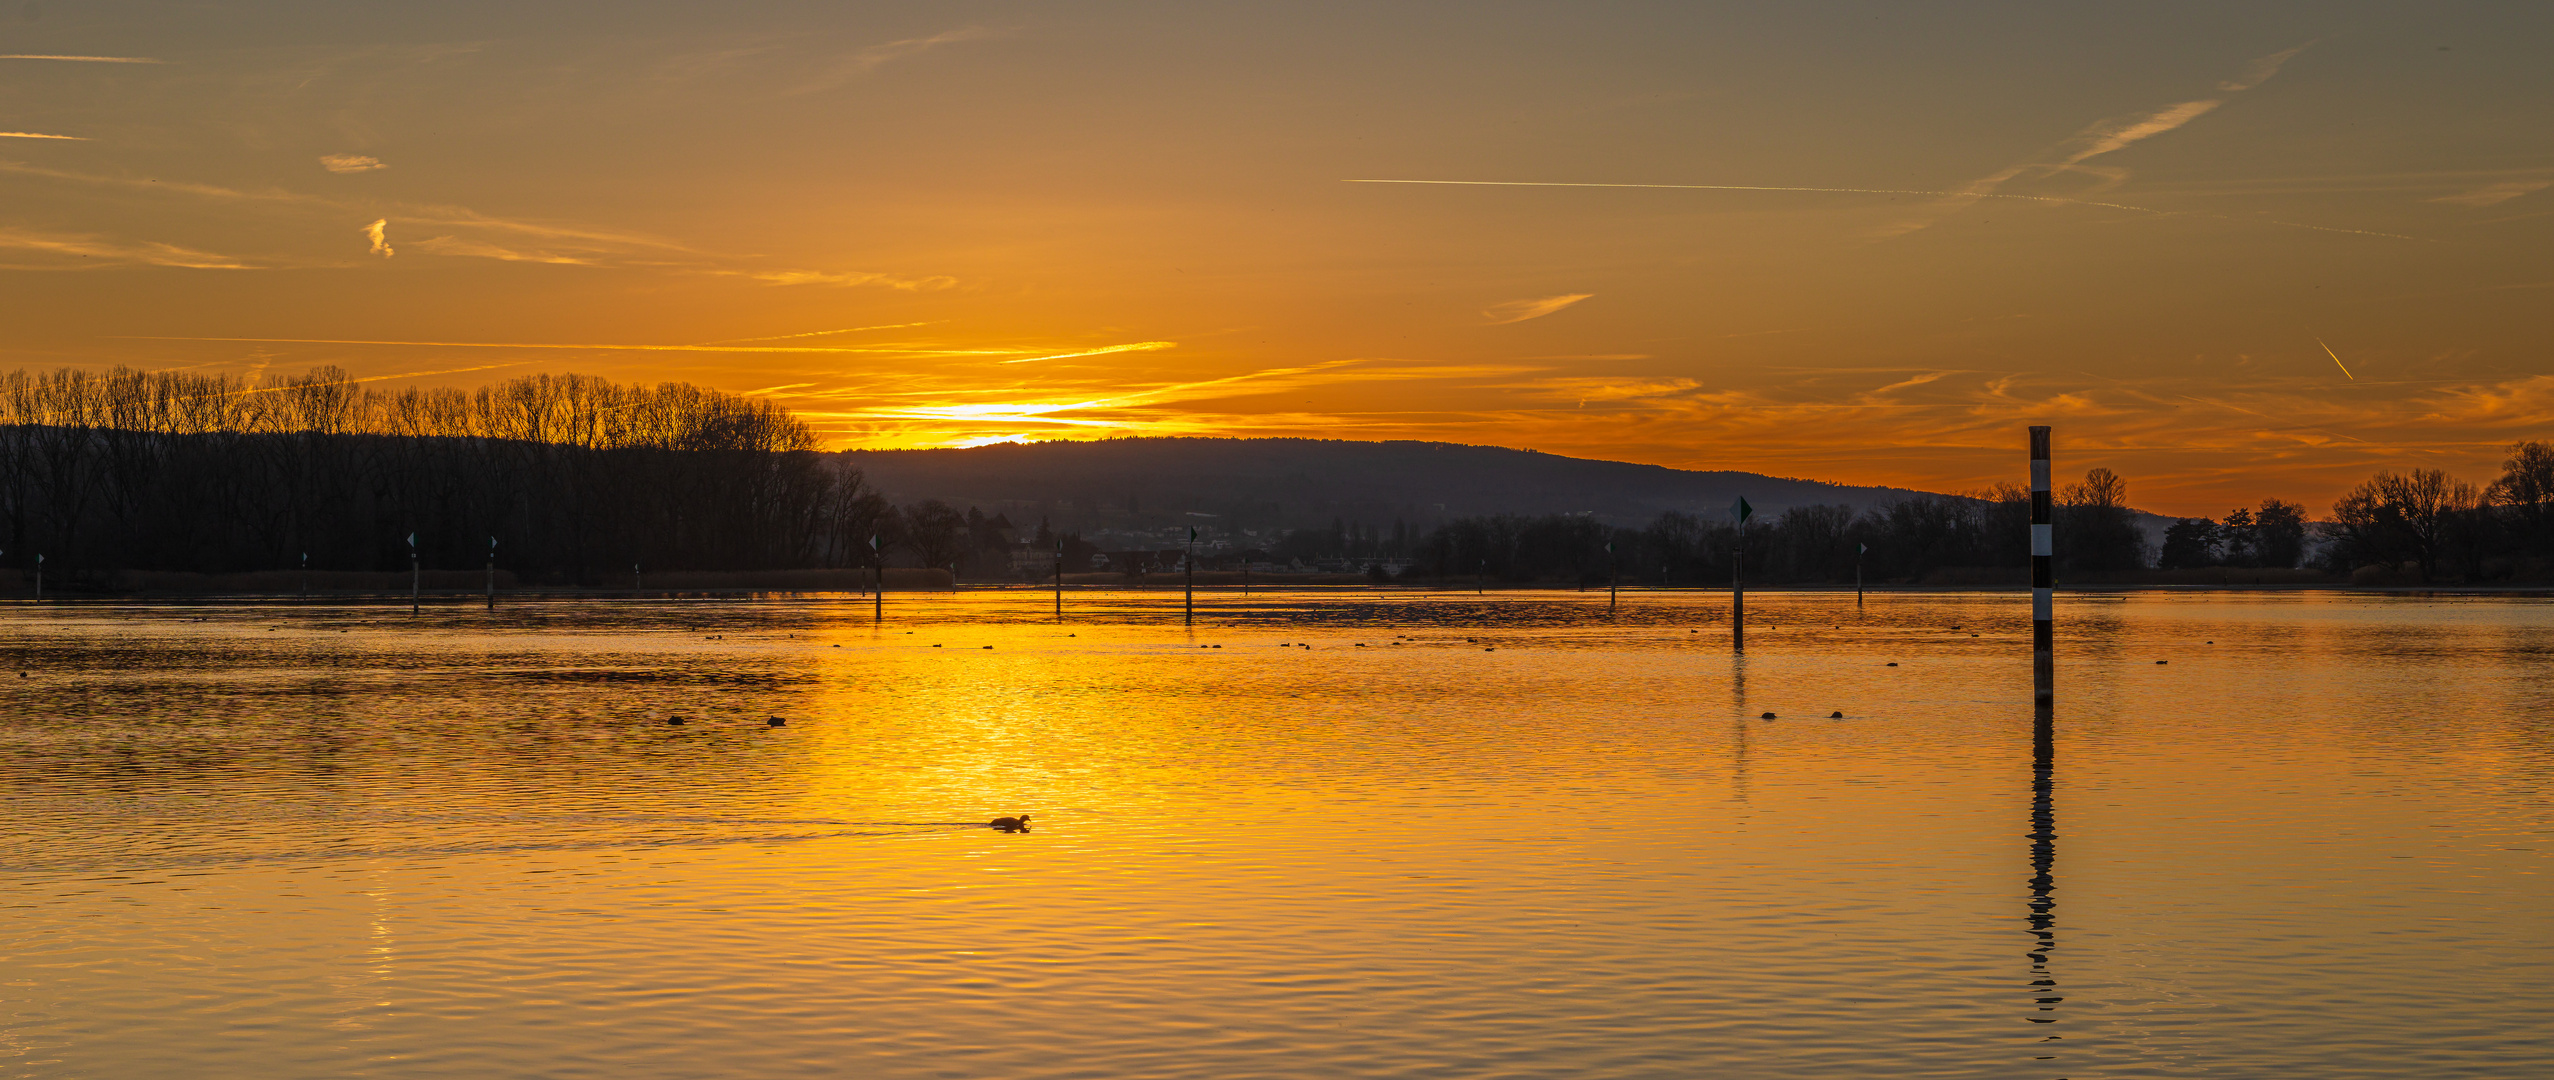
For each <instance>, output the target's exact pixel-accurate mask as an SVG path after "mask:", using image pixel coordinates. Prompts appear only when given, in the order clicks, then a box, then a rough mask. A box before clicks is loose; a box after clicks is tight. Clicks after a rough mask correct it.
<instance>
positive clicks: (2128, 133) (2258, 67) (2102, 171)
mask: <svg viewBox="0 0 2554 1080" xmlns="http://www.w3.org/2000/svg"><path fill="white" fill-rule="evenodd" d="M2312 44H2313V42H2307V43H2306V45H2299V46H2297V47H2295V48H2292V49H2287V50H2284V51H2281V52H2276V53H2272V54H2270V55H2268V56H2264V57H2261V58H2259V59H2256V60H2254V61H2253V62H2252V63H2251V64H2250V65H2248V66H2247V67H2246V68H2245V71H2244V74H2243V75H2242V76H2241V77H2238V78H2234V79H2229V80H2226V81H2224V82H2221V83H2218V84H2217V89H2218V90H2220V91H2222V92H2225V93H2228V94H2239V93H2242V92H2244V91H2246V90H2250V89H2252V88H2254V87H2256V86H2260V85H2261V84H2262V83H2264V82H2267V81H2269V79H2270V77H2271V76H2273V75H2277V74H2278V73H2279V69H2280V68H2281V67H2283V66H2285V65H2286V64H2287V63H2288V61H2289V60H2290V59H2291V58H2293V57H2295V56H2296V55H2297V54H2298V53H2301V52H2304V51H2305V50H2306V48H2307V46H2308V45H2312ZM2225 103H2226V101H2225V99H2224V98H2202V99H2198V100H2194V101H2184V102H2180V103H2178V104H2173V105H2166V106H2164V107H2162V108H2160V109H2155V110H2153V111H2150V112H2145V113H2140V114H2138V115H2135V116H2131V117H2128V118H2125V119H2119V120H2104V121H2101V122H2099V123H2096V124H2093V125H2091V126H2089V127H2086V128H2085V129H2084V130H2082V131H2079V132H2077V133H2075V135H2074V136H2073V137H2071V138H2069V139H2067V140H2066V141H2065V142H2063V143H2060V144H2059V146H2058V147H2057V150H2058V153H2059V155H2061V156H2059V157H2058V158H2057V160H2054V161H2049V160H2042V161H2032V162H2024V163H2022V164H2019V165H2014V166H2011V167H2008V168H2005V169H2003V170H2001V171H1998V172H1995V173H1991V174H1989V175H1987V176H1983V177H1980V178H1978V179H1977V180H1974V181H1971V182H1970V183H1969V184H1968V185H1967V186H1965V187H1963V188H1961V189H1960V191H1959V193H1958V194H1957V195H1954V196H1953V197H1951V198H1948V199H1944V200H1942V201H1940V202H1937V203H1935V204H1933V206H1931V207H1930V208H1928V209H1927V210H1926V211H1925V212H1923V213H1921V214H1920V215H1918V216H1915V217H1911V218H1907V219H1905V220H1902V221H1900V222H1898V223H1897V224H1895V225H1893V226H1891V227H1889V228H1888V229H1885V230H1883V231H1882V235H1883V236H1903V235H1905V234H1907V233H1911V232H1915V231H1916V230H1919V229H1923V228H1925V227H1927V226H1930V225H1932V224H1933V223H1934V222H1936V221H1939V220H1941V219H1942V218H1943V217H1944V216H1945V215H1947V214H1950V213H1952V212H1953V211H1956V210H1959V209H1961V208H1962V207H1965V206H1967V205H1968V204H1969V203H1970V202H1971V201H1973V200H1975V199H1978V198H1982V197H1990V196H1994V195H1995V194H1996V193H1997V189H1999V188H2001V187H2003V186H2004V185H2005V184H2007V183H2010V182H2012V181H2014V180H2017V179H2020V178H2022V177H2025V176H2029V177H2048V176H2054V175H2056V174H2058V173H2062V172H2078V173H2089V174H2092V175H2094V176H2098V177H2100V178H2101V179H2102V181H2103V182H2102V183H2101V184H2099V185H2097V186H2096V187H2095V188H2094V190H2095V191H2101V190H2105V189H2107V188H2110V187H2114V186H2117V185H2118V184H2119V183H2120V182H2122V181H2124V180H2126V179H2128V172H2127V170H2125V169H2114V168H2102V167H2098V166H2091V165H2087V164H2085V163H2086V162H2088V161H2091V160H2092V159H2094V158H2097V157H2100V156H2102V155H2104V154H2109V153H2114V152H2116V151H2119V150H2122V149H2126V148H2127V147H2130V146H2133V145H2135V144H2137V143H2140V142H2144V141H2145V140H2147V139H2151V138H2154V137H2155V136H2157V135H2162V134H2164V133H2165V132H2168V131H2173V130H2176V129H2178V128H2180V127H2182V126H2183V125H2185V124H2188V123H2190V122H2191V121H2193V120H2197V119H2199V118H2200V117H2202V116H2206V115H2207V114H2209V113H2210V112H2213V111H2215V110H2216V109H2217V107H2218V106H2220V105H2224V104H2225ZM2139 209H2143V208H2139ZM2148 212H2150V213H2152V212H2153V211H2148ZM2307 227H2309V228H2316V227H2317V226H2307ZM2340 231H2351V230H2340Z"/></svg>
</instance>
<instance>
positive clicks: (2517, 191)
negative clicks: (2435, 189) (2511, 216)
mask: <svg viewBox="0 0 2554 1080" xmlns="http://www.w3.org/2000/svg"><path fill="white" fill-rule="evenodd" d="M2549 186H2554V180H2509V181H2504V182H2502V183H2498V184H2486V185H2484V186H2482V187H2479V188H2476V189H2474V190H2472V191H2467V192H2461V193H2459V194H2455V195H2442V196H2439V197H2438V198H2435V199H2432V200H2430V201H2431V202H2435V203H2454V204H2455V205H2458V206H2499V205H2500V204H2502V203H2505V202H2508V201H2510V200H2512V199H2515V198H2518V197H2519V196H2522V195H2529V194H2533V193H2535V192H2538V191H2543V190H2544V189H2546V188H2547V187H2549Z"/></svg>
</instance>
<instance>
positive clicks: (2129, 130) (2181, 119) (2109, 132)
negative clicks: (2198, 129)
mask: <svg viewBox="0 0 2554 1080" xmlns="http://www.w3.org/2000/svg"><path fill="white" fill-rule="evenodd" d="M2223 104H2225V102H2223V101H2218V100H2207V101H2185V102H2182V103H2181V104H2179V105H2167V106H2164V107H2163V108H2160V109H2157V110H2155V111H2154V112H2151V113H2148V114H2146V115H2144V116H2141V117H2137V118H2135V119H2132V120H2126V121H2105V122H2103V123H2099V124H2095V125H2093V126H2091V127H2088V128H2085V129H2084V131H2083V133H2081V134H2079V135H2077V136H2076V138H2077V139H2078V140H2079V141H2080V142H2081V144H2082V145H2081V146H2080V147H2079V148H2078V149H2077V150H2076V151H2075V152H2074V153H2073V154H2070V155H2068V156H2067V158H2066V160H2065V161H2064V162H2061V164H2064V165H2079V164H2082V163H2083V162H2084V161H2086V160H2088V159H2090V158H2094V157H2098V156H2100V155H2103V154H2107V153H2110V152H2111V151H2113V150H2118V149H2121V148H2123V147H2126V146H2127V145H2129V144H2130V143H2133V142H2137V141H2139V140H2142V139H2151V138H2154V137H2155V136H2157V135H2161V134H2163V133H2165V132H2167V131H2171V130H2173V129H2174V128H2177V127H2180V126H2182V125H2183V124H2187V123H2190V122H2191V121H2193V120H2197V119H2199V118H2200V117H2202V116H2205V115H2207V114H2208V112H2209V110H2211V109H2215V108H2216V107H2218V106H2220V105H2223Z"/></svg>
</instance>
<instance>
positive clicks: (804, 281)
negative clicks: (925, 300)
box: [742, 270, 958, 292]
mask: <svg viewBox="0 0 2554 1080" xmlns="http://www.w3.org/2000/svg"><path fill="white" fill-rule="evenodd" d="M742 273H743V275H744V276H745V277H749V278H752V279H754V280H756V281H759V282H762V283H764V284H766V285H835V286H841V287H844V288H849V287H851V286H855V285H877V286H881V287H883V288H889V289H896V290H899V291H902V292H932V291H935V290H939V289H946V288H949V287H951V286H953V285H956V284H957V283H958V279H956V278H953V277H946V276H933V277H921V278H909V277H899V276H897V275H895V274H880V273H871V272H867V271H856V270H855V271H842V272H834V271H826V270H750V271H743V272H742Z"/></svg>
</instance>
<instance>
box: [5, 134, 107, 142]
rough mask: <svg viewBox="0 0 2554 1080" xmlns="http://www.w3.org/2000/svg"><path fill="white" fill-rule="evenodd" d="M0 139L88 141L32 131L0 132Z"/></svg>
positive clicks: (79, 137)
mask: <svg viewBox="0 0 2554 1080" xmlns="http://www.w3.org/2000/svg"><path fill="white" fill-rule="evenodd" d="M0 139H66V140H69V141H71V142H87V141H89V140H88V138H87V137H86V136H81V135H45V134H41V133H38V132H33V131H0Z"/></svg>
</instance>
